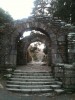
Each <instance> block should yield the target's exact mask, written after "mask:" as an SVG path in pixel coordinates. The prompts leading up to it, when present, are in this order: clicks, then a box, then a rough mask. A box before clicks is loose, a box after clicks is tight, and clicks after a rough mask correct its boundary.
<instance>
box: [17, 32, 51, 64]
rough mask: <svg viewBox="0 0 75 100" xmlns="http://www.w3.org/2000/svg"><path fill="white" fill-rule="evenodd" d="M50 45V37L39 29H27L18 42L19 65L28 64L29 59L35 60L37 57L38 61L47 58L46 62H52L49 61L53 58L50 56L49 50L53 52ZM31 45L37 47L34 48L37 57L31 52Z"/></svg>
mask: <svg viewBox="0 0 75 100" xmlns="http://www.w3.org/2000/svg"><path fill="white" fill-rule="evenodd" d="M50 46H51V43H50V40H49V37H47V36H46V35H45V34H44V33H42V32H40V31H37V30H32V31H25V32H24V33H23V35H22V36H21V37H20V38H19V40H18V42H17V65H26V64H27V63H28V62H29V61H35V60H34V59H36V58H37V60H36V61H39V62H42V61H45V60H46V63H49V62H51V61H49V60H51V58H50V59H49V57H48V54H50V53H49V52H51V51H49V47H50ZM30 47H31V48H33V49H34V48H37V49H36V50H34V51H35V53H34V55H35V56H36V57H35V58H34V57H33V56H32V54H31V51H30ZM49 56H50V55H49ZM47 60H48V61H47Z"/></svg>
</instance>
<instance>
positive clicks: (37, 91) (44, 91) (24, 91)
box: [7, 88, 53, 93]
mask: <svg viewBox="0 0 75 100" xmlns="http://www.w3.org/2000/svg"><path fill="white" fill-rule="evenodd" d="M7 90H9V91H13V92H20V93H48V92H52V91H53V90H52V89H13V88H7Z"/></svg>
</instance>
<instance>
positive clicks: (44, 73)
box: [13, 72, 52, 76]
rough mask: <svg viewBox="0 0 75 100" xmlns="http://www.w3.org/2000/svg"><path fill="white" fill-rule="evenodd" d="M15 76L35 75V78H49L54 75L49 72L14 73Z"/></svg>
mask: <svg viewBox="0 0 75 100" xmlns="http://www.w3.org/2000/svg"><path fill="white" fill-rule="evenodd" d="M13 75H21V76H23V75H25V76H29V75H33V76H44V75H45V76H49V75H52V73H49V72H14V73H13Z"/></svg>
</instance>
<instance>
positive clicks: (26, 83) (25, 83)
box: [7, 81, 55, 85]
mask: <svg viewBox="0 0 75 100" xmlns="http://www.w3.org/2000/svg"><path fill="white" fill-rule="evenodd" d="M7 84H17V85H20V84H22V85H31V84H32V85H45V84H46V85H48V84H55V81H51V82H22V81H7Z"/></svg>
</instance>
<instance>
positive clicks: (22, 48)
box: [17, 33, 52, 65]
mask: <svg viewBox="0 0 75 100" xmlns="http://www.w3.org/2000/svg"><path fill="white" fill-rule="evenodd" d="M36 41H40V42H42V43H44V44H45V45H46V47H47V50H48V51H47V52H48V54H47V56H48V65H51V63H52V54H51V43H50V40H49V38H48V37H47V36H46V35H43V34H38V33H34V34H31V35H30V36H27V37H25V38H23V39H22V40H21V42H20V43H19V44H20V45H19V48H18V50H19V51H18V57H17V58H18V59H17V61H18V62H19V64H27V49H28V47H29V45H30V44H31V43H33V42H36ZM19 58H21V59H19Z"/></svg>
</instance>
